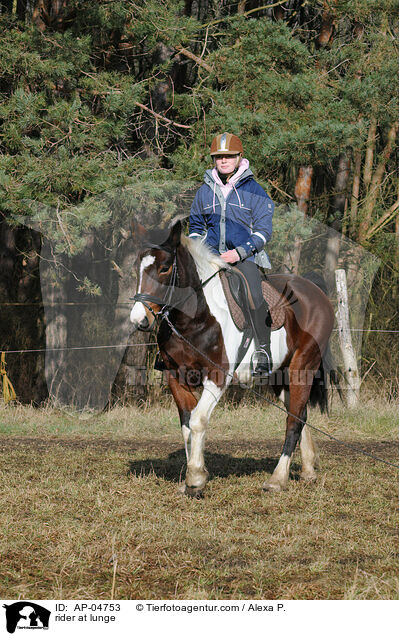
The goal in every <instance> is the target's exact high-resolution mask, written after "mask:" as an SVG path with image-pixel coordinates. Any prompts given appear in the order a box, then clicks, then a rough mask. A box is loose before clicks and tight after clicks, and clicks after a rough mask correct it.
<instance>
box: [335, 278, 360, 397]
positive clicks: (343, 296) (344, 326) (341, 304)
mask: <svg viewBox="0 0 399 636" xmlns="http://www.w3.org/2000/svg"><path fill="white" fill-rule="evenodd" d="M335 282H336V286H337V302H338V309H337V314H336V316H337V321H338V334H339V343H340V346H341V351H342V358H343V361H344V370H345V379H346V382H347V385H348V386H347V405H348V406H349V407H350V408H353V407H355V406H357V404H358V402H359V391H360V378H359V371H358V367H357V360H356V355H355V352H354V349H353V345H352V337H351V331H350V323H349V304H348V291H347V286H346V273H345V270H344V269H337V270H335Z"/></svg>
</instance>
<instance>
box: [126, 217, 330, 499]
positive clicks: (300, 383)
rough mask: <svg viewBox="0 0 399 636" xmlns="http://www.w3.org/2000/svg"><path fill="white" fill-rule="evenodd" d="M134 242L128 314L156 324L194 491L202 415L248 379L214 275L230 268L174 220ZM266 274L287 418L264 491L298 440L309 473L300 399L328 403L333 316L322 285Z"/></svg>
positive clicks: (273, 487) (199, 486) (203, 478)
mask: <svg viewBox="0 0 399 636" xmlns="http://www.w3.org/2000/svg"><path fill="white" fill-rule="evenodd" d="M141 238H142V241H143V243H142V246H143V249H142V251H141V253H140V257H139V260H138V264H139V271H138V278H137V280H138V291H137V294H136V295H135V297H134V299H135V301H136V302H135V304H134V305H133V308H132V310H131V314H130V320H131V322H132V323H133V325H134V328H135V329H139V330H144V331H147V330H150V329H152V328H153V327H154V326H155V324H156V320H157V319H158V320H159V323H160V324H159V329H158V345H159V350H160V354H161V357H162V360H163V362H164V365H165V367H166V374H167V378H168V384H169V387H170V390H171V392H172V395H173V397H174V400H175V402H176V405H177V408H178V411H179V415H180V422H181V427H182V434H183V439H184V443H185V448H186V456H187V470H186V476H185V493H186V494H187V495H189V496H192V497H200V496H201V495H202V492H203V490H204V487H205V485H206V482H207V480H208V477H209V474H208V471H207V469H206V467H205V462H204V444H205V434H206V428H207V425H208V422H209V418H210V416H211V413H212V411H213V409H214V408H215V406H216V404H217V403H218V401H219V400H220V398H221V396H222V395H223V393H224V391H225V390H226V388H227V387H228V386H229V384H230V382H231V381H232V379H233V377H235V378H236V379H237V380H238V381H239V382H241V383H242V382H244V383H246V382H249V381H250V380H251V364H250V361H251V356H252V355H253V352H254V344H253V342H252V344H251V345H250V346H249V348H248V350H247V351H246V353H245V356H244V358H243V359H242V361H241V363H240V364H239V365H238V367H237V364H236V360H237V352H238V350H239V347H240V343H241V339H242V334H241V332H240V331H239V330H238V329H237V327H236V326H235V324H234V322H233V320H232V317H231V315H230V311H229V308H228V305H227V301H226V298H225V295H224V292H223V289H222V285H221V281H220V277H219V275H218V272H219V270H221V269H226V268H229V267H230V266H229V265H226V263H224V262H223V261H222V259H221V258H220V257H219V256H218V255H215V254H214V253H212V252H211V251H210V250H209V249H208V248H207V246H206V245H205V244H203V243H202V242H201V241H199V240H198V239H197V240H196V239H194V240H193V239H189V238H187V237H186V236H184V235H182V227H181V223H180V221H178V222H176V223H175V224H174V225H173V226H172V228H171V230H170V233H168V235H167V236H166V237H165V235H164V236H163V237H162V238H161V239H159V240H154V238H152V239H151V238H150V235H147V238H146V236H145V235H144V236H142V237H141ZM268 280H269V282H271V283H272V284H273V286H274V287H275V288H276V289H277V290H278V291H279V292H280V294H281V296H282V298H283V299H284V303H285V321H284V324H283V327H281V328H280V329H278V330H276V331H274V332H272V338H271V349H272V358H273V375H272V377H271V380H270V384H271V385H272V387H273V390H274V391H275V393H276V395H278V396H279V397H280V398H281V399H282V400H283V401H284V404H285V407H286V409H287V412H288V416H287V424H286V435H285V441H284V445H283V449H282V453H281V457H280V459H279V461H278V464H277V466H276V468H275V470H274V472H273V474H272V476H271V477H270V479H269V480H268V481H267V482H266V483H265V484H264V485H263V488H264V490H268V491H280V490H282V489H285V488H286V487H287V485H288V479H289V468H290V463H291V459H292V455H293V452H294V450H295V447H296V444H297V442H298V440H300V449H301V455H302V472H301V478H302V479H304V480H308V481H311V480H314V479H315V478H316V473H315V463H316V460H317V455H316V451H315V447H314V444H313V441H312V438H311V434H310V431H309V429H308V427H307V426H306V425H304V422H305V421H306V414H307V410H306V407H307V403H308V402H309V401H310V403H311V404H316V403H318V404H319V405H320V407H321V409H322V410H324V409H325V407H326V406H327V398H326V395H327V393H326V391H327V388H326V385H325V384H324V382H323V378H324V370H323V354H324V353H325V352H327V351H328V341H329V337H330V334H331V331H332V328H333V323H334V312H333V308H332V306H331V303H330V301H329V300H328V298H327V296H326V295H325V294H324V293H323V291H321V289H320V288H319V287H318V286H317V285H315V284H314V283H312V282H311V281H309V280H306V279H305V278H302V277H300V276H295V275H292V274H290V275H273V276H269V277H268ZM236 367H237V368H236ZM201 387H202V393H201V395H200V397H199V396H198V392H197V390H198V388H201Z"/></svg>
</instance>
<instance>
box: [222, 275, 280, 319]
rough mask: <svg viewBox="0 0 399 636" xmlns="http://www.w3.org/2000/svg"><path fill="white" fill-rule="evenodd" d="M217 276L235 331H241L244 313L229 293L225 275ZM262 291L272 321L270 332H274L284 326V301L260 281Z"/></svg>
mask: <svg viewBox="0 0 399 636" xmlns="http://www.w3.org/2000/svg"><path fill="white" fill-rule="evenodd" d="M219 276H220V280H221V283H222V287H223V291H224V294H225V296H226V300H227V304H228V306H229V309H230V313H231V317H232V318H233V322H234V324H235V326H236V327H237V329H239V330H240V331H243V329H244V326H245V323H246V321H245V316H244V313H243V311H242V309H241V307H240V305H239V304H238V303H237V301H236V300H235V298H234V297H233V295H232V293H231V291H230V285H229V281H228V279H227V276H226V273H225V272H224V271H222V272H220V274H219ZM262 291H263V298H264V299H265V301H266V302H267V304H268V305H269V310H270V316H271V319H272V331H276V329H280V328H281V327H282V326H283V324H284V320H285V309H284V308H285V306H286V300H285V299H284V297H283V296H281V294H280V292H278V291H277V289H275V288H274V287H272V285H270V283H268V282H267V281H264V280H263V281H262Z"/></svg>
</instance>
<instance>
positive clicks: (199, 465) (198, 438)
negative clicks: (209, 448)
mask: <svg viewBox="0 0 399 636" xmlns="http://www.w3.org/2000/svg"><path fill="white" fill-rule="evenodd" d="M203 387H204V388H203V392H202V395H201V398H200V400H199V401H198V404H197V406H196V407H195V408H194V409H193V411H192V412H191V417H190V422H189V424H190V432H191V452H190V458H189V460H188V462H187V472H186V490H185V492H186V494H187V495H189V496H190V497H200V496H201V495H202V491H203V489H204V488H205V484H206V482H207V481H208V477H209V473H208V471H207V469H206V467H205V461H204V445H205V433H206V427H207V425H208V422H209V418H210V416H211V413H212V411H213V409H214V408H215V406H216V404H217V403H218V401H219V399H220V398H221V396H222V394H223V392H224V388H221V387H218V386H217V385H216V384H215V383H214V382H212V381H211V380H209V379H207V378H206V379H205V380H204V382H203Z"/></svg>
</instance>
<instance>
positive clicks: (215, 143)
mask: <svg viewBox="0 0 399 636" xmlns="http://www.w3.org/2000/svg"><path fill="white" fill-rule="evenodd" d="M243 152H244V148H243V147H242V143H241V140H240V139H239V138H238V137H236V135H232V134H231V133H227V132H226V133H222V134H221V135H217V137H214V139H213V140H212V143H211V156H212V157H216V156H217V155H237V154H240V153H241V154H242V153H243Z"/></svg>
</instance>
